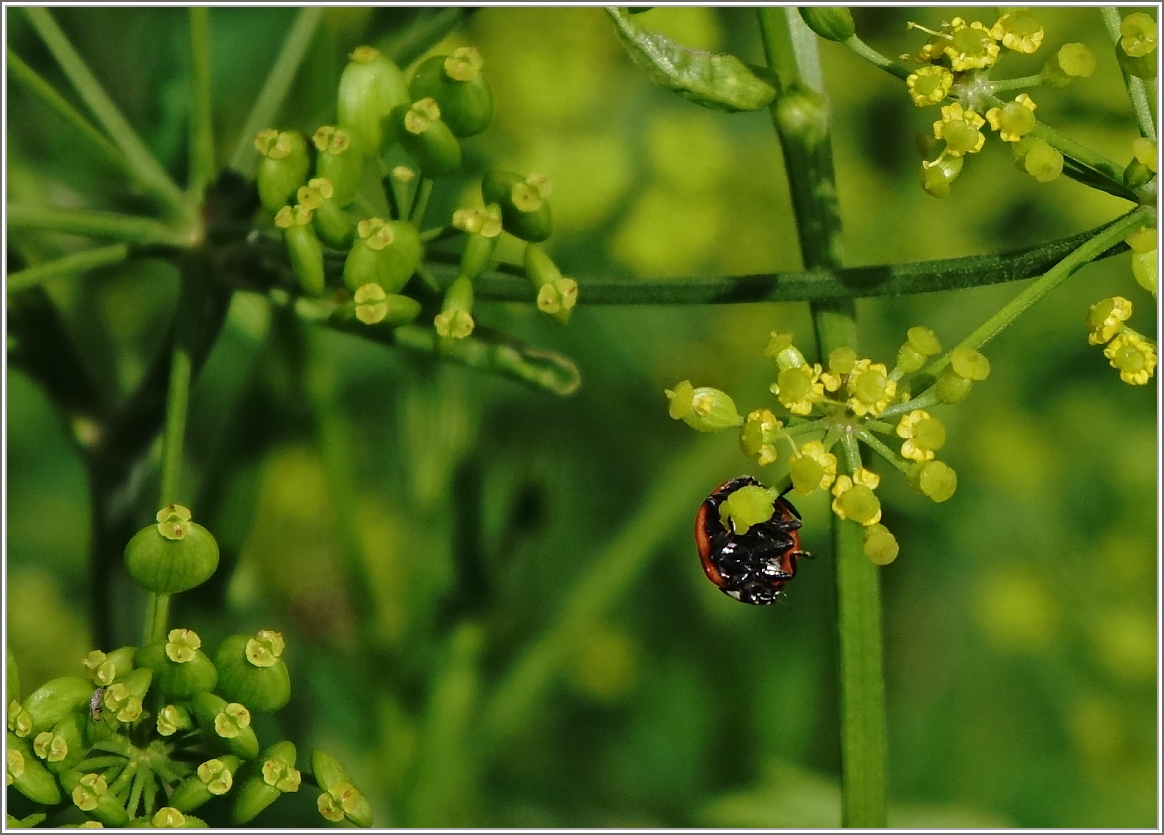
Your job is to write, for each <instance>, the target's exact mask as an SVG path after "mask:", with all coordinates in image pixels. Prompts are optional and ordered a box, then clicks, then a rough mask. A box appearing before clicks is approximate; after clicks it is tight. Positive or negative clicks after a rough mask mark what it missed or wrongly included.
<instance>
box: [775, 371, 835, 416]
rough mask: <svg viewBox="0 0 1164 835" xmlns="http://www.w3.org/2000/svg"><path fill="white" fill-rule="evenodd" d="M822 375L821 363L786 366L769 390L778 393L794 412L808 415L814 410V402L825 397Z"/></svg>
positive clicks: (779, 397)
mask: <svg viewBox="0 0 1164 835" xmlns="http://www.w3.org/2000/svg"><path fill="white" fill-rule="evenodd" d="M820 376H821V367H820V364H819V363H817V364H814V365H811V366H810V365H807V364H805V365H801V366H799V367H795V368H785V369H783V370H782V371H781V372H780V374H779V376H777V378H776V382H775V383H773V384H772V385H771V386H769V388H768V390H769V391H771V392H772V393H773V394H774V395H776V397H777V398H778V399H779V400H780V402H781V403H782V404H783V405H784V407H785V408H786V409H788V411H790V412H792V414H794V415H807V414H809V413H810V412H811V411H812V407H813V404H815V403H819V402H820V401H821V400H823V399H824V384H823V383H822V382H821V381H820Z"/></svg>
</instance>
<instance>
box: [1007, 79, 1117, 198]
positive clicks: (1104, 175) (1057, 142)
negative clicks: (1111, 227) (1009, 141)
mask: <svg viewBox="0 0 1164 835" xmlns="http://www.w3.org/2000/svg"><path fill="white" fill-rule="evenodd" d="M995 101H999V100H998V99H995ZM999 104H1001V102H999ZM996 106H997V105H996ZM1029 135H1030V136H1034V137H1037V138H1038V139H1042V140H1043V141H1044V142H1046V143H1047V144H1048V145H1050V146H1051V147H1052V148H1056V149H1057V150H1058V151H1059V152H1060V153H1061V154H1063V156H1064V157H1065V158H1069V159H1071V160H1074V161H1075V162H1077V163H1079V164H1080V165H1082V166H1083V168H1084V169H1086V170H1087V171H1088V172H1091V173H1093V174H1095V175H1097V176H1098V177H1099V178H1100V180H1102V181H1104V182H1106V183H1107V184H1108V185H1109V186H1110V188H1104V189H1103V190H1104V191H1107V192H1108V193H1109V194H1114V195H1115V196H1117V197H1123V198H1124V199H1125V200H1131V201H1133V202H1135V201H1136V194H1135V192H1133V191H1131V190H1130V189H1129V188H1128V187H1127V186H1125V185H1124V176H1123V175H1124V169H1123V166H1120V165H1116V164H1115V163H1114V162H1112V161H1111V160H1110V159H1108V158H1107V157H1105V156H1104V155H1103V154H1099V153H1096V152H1095V151H1093V150H1091V149H1090V148H1088V147H1087V146H1086V145H1083V144H1082V143H1079V142H1076V141H1075V140H1074V139H1071V138H1070V137H1067V136H1064V135H1063V134H1061V133H1059V131H1057V130H1055V129H1054V128H1052V127H1051V126H1050V125H1047V124H1045V123H1044V122H1035V127H1034V129H1032V130H1031V132H1030V134H1029ZM1086 182H1088V183H1089V184H1092V185H1095V186H1097V187H1101V186H1102V183H1101V182H1095V181H1092V180H1087V181H1086Z"/></svg>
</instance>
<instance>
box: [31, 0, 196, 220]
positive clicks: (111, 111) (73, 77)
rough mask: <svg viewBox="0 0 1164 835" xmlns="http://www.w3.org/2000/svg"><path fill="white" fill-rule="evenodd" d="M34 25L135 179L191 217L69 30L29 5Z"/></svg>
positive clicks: (173, 210)
mask: <svg viewBox="0 0 1164 835" xmlns="http://www.w3.org/2000/svg"><path fill="white" fill-rule="evenodd" d="M25 12H26V13H27V15H28V19H29V21H30V22H31V23H32V27H33V28H34V29H35V30H36V32H37V34H38V35H40V38H41V40H42V41H44V44H45V46H47V47H48V49H49V52H51V53H52V54H53V57H54V58H55V59H56V60H57V63H58V64H60V67H61V69H62V70H64V73H65V75H66V76H67V77H68V79H69V82H70V83H71V84H72V85H73V88H74V89H75V90H76V91H77V94H78V95H79V96H80V97H81V101H83V102H84V103H85V106H86V107H88V108H89V110H90V111H91V112H92V113H93V116H94V117H95V118H96V119H97V121H98V123H100V125H101V126H102V127H103V128H104V129H105V132H106V133H108V134H109V138H110V139H112V140H113V143H114V144H115V145H117V147H118V148H120V149H121V152H122V153H123V154H124V155H125V159H126V161H127V162H128V164H129V165H130V167H131V168H132V169H133V170H134V172H135V173H136V177H135V179H136V180H137V181H138V183H139V184H140V185H141V187H142V189H144V190H145V191H146V192H148V193H149V194H150V195H151V196H152V197H154V198H155V199H157V200H158V202H159V203H161V205H162V206H163V208H164V209H165V210H166V211H167V212H168V213H170V214H171V215H174V216H175V217H177V218H181V219H183V220H186V221H189V220H191V219H192V217H193V214H194V210H193V207H192V205H191V204H190V203H189V201H187V200H186V196H185V195H184V194H182V191H181V189H179V188H178V186H177V185H175V184H174V181H173V180H172V179H170V175H168V174H167V173H166V171H165V169H164V168H162V166H161V164H159V163H158V161H157V160H156V159H154V156H153V154H151V153H150V151H149V149H148V148H147V147H146V146H145V143H144V142H142V141H141V138H140V137H139V136H138V135H137V132H136V131H135V130H134V129H133V127H132V126H131V125H130V124H129V122H128V121H126V118H125V117H124V116H123V115H122V114H121V111H120V110H118V108H117V105H115V104H114V103H113V100H112V99H110V98H109V95H108V94H107V93H106V92H105V89H104V88H103V87H102V86H101V83H100V82H99V81H98V80H97V78H96V77H95V76H94V75H93V73H92V72H91V71H90V70H89V67H88V66H87V65H86V64H85V61H84V59H83V58H81V56H80V55H79V54H78V53H77V51H76V50H75V49H74V48H73V45H72V44H71V43H69V39H68V38H67V37H66V36H65V33H64V32H63V31H62V30H61V28H60V27H59V26H58V25H57V23H56V21H55V20H53V17H52V15H50V14H49V13H48V11H47V10H46V9H38V8H32V7H29V8H26V9H25Z"/></svg>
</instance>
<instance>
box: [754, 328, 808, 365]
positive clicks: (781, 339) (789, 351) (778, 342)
mask: <svg viewBox="0 0 1164 835" xmlns="http://www.w3.org/2000/svg"><path fill="white" fill-rule="evenodd" d="M794 336H795V334H791V333H777V332H776V331H772V335H771V336H770V337H768V345H767V346H766V347H765V348H764V356H766V357H772V359H774V360H776V367H777V368H780V369H785V368H800V366H802V365H804V364H805V359H804V354H802V353H800V350H799V349H797V347H796V346H795V345H793V344H792V339H793V337H794Z"/></svg>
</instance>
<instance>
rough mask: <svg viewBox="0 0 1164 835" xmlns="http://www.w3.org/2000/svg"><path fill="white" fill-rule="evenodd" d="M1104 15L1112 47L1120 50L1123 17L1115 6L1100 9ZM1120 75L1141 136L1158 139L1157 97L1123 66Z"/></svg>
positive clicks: (1143, 82) (1145, 83)
mask: <svg viewBox="0 0 1164 835" xmlns="http://www.w3.org/2000/svg"><path fill="white" fill-rule="evenodd" d="M1100 13H1101V14H1102V15H1103V25H1104V26H1105V27H1107V32H1108V35H1110V36H1111V42H1112V47H1113V48H1114V49H1120V39H1121V35H1120V25H1121V24H1122V23H1123V17H1121V16H1120V10H1119V9H1118V8H1116V7H1115V6H1104V7H1102V8H1101V9H1100ZM1120 73H1121V74H1122V75H1123V77H1124V86H1126V87H1127V88H1128V97H1129V98H1130V99H1131V100H1132V111H1133V112H1134V113H1135V114H1136V123H1137V124H1138V125H1139V126H1140V135H1141V136H1146V137H1147V138H1148V139H1151V140H1155V139H1156V113H1155V104H1156V97H1155V96H1154V95H1152V96H1149V95H1148V85H1147V82H1145V81H1144V79H1142V78H1140V77H1139V76H1135V75H1131V74H1130V73H1128V71H1127V70H1125V69H1124V68H1123V67H1122V66H1121V67H1120Z"/></svg>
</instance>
